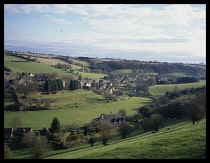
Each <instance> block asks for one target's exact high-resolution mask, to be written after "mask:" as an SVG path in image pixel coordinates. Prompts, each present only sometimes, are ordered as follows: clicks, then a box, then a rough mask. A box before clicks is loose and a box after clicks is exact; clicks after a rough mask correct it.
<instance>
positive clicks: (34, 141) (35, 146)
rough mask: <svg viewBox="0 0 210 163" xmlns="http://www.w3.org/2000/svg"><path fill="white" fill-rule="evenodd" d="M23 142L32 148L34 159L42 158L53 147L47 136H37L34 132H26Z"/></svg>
mask: <svg viewBox="0 0 210 163" xmlns="http://www.w3.org/2000/svg"><path fill="white" fill-rule="evenodd" d="M22 143H23V144H25V145H26V146H28V147H29V148H30V152H31V153H32V155H33V156H32V157H33V159H42V158H43V157H44V156H45V154H46V153H48V152H49V151H50V150H51V149H52V147H51V145H50V144H49V143H48V141H47V139H46V137H44V136H40V135H38V136H36V135H35V134H34V133H29V132H28V133H26V134H24V136H23V138H22Z"/></svg>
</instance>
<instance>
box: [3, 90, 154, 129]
mask: <svg viewBox="0 0 210 163" xmlns="http://www.w3.org/2000/svg"><path fill="white" fill-rule="evenodd" d="M85 94H86V93H85ZM85 94H83V97H84V99H82V98H80V97H82V95H81V94H80V95H79V97H78V98H79V99H80V100H84V101H85V100H86V99H85V98H86V97H87V98H88V101H89V100H90V102H87V103H86V102H85V103H84V106H81V107H73V108H72V107H65V108H63V109H59V108H58V109H54V110H40V111H22V112H21V111H19V112H4V127H10V120H11V118H12V117H13V116H14V115H19V116H20V118H21V120H22V122H23V124H22V127H32V128H33V129H43V127H47V128H49V127H50V125H51V122H52V119H53V118H54V117H57V118H58V119H59V120H60V121H61V123H63V124H68V123H76V124H78V125H84V124H85V123H89V122H90V121H91V120H92V119H93V118H97V117H99V116H100V115H101V114H102V113H105V114H110V112H112V113H113V114H114V113H117V112H118V111H119V110H120V109H122V108H124V109H125V110H126V112H127V115H129V114H131V113H134V112H136V111H137V110H138V108H140V107H142V106H144V105H149V104H151V103H152V100H151V99H149V98H146V97H131V98H129V99H127V100H124V101H114V102H109V103H107V102H106V101H105V100H103V99H100V98H99V99H95V100H94V98H95V97H94V96H92V97H91V95H90V94H89V95H88V94H86V95H88V96H85ZM54 96H56V95H54ZM58 96H59V95H57V96H56V97H57V98H58ZM56 97H55V98H56ZM61 97H62V96H61ZM63 97H64V95H63ZM74 98H75V100H74V99H72V101H73V103H75V102H77V101H78V99H77V95H76V93H75V97H74ZM91 98H92V99H91ZM91 100H92V102H91ZM100 100H101V101H100ZM58 101H59V100H58ZM64 101H69V102H70V103H69V104H67V102H66V104H67V105H71V99H66V100H65V99H64ZM54 104H55V105H56V102H55V103H54ZM78 104H79V105H80V101H78ZM81 104H82V103H81ZM52 105H53V104H52ZM61 105H62V104H61ZM58 106H59V105H58Z"/></svg>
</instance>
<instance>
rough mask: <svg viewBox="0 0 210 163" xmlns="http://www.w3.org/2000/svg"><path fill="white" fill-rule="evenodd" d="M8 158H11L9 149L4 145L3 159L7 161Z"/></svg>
mask: <svg viewBox="0 0 210 163" xmlns="http://www.w3.org/2000/svg"><path fill="white" fill-rule="evenodd" d="M10 156H12V152H11V151H10V148H9V147H8V145H6V144H4V159H8V158H9V157H10Z"/></svg>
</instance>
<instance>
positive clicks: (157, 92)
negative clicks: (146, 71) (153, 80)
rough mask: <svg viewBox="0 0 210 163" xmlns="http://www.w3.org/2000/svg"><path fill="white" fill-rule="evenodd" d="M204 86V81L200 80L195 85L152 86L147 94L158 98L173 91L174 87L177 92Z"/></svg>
mask: <svg viewBox="0 0 210 163" xmlns="http://www.w3.org/2000/svg"><path fill="white" fill-rule="evenodd" d="M205 85H206V81H205V80H201V81H200V82H197V83H185V84H164V85H154V86H150V87H149V93H150V94H151V96H153V97H158V96H161V95H164V94H165V93H166V92H167V91H174V88H175V86H177V88H178V90H183V89H186V88H191V87H194V88H197V87H202V86H205Z"/></svg>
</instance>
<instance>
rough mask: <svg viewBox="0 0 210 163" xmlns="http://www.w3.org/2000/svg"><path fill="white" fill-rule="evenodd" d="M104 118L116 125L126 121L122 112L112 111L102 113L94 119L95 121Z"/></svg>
mask: <svg viewBox="0 0 210 163" xmlns="http://www.w3.org/2000/svg"><path fill="white" fill-rule="evenodd" d="M103 120H105V121H108V122H110V123H112V124H114V125H117V124H120V123H123V122H126V121H125V118H124V117H123V115H122V113H116V114H112V112H110V114H101V115H100V116H99V117H98V118H96V119H93V121H103ZM93 121H92V122H93Z"/></svg>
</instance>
